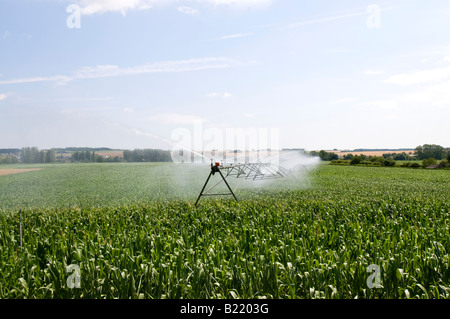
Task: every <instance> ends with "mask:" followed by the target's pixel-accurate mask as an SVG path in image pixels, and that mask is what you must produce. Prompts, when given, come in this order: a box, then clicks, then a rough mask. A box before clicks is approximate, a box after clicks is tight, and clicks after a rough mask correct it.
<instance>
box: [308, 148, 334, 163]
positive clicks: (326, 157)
mask: <svg viewBox="0 0 450 319" xmlns="http://www.w3.org/2000/svg"><path fill="white" fill-rule="evenodd" d="M310 155H311V156H319V157H320V159H321V160H322V161H334V160H337V159H339V156H338V155H337V154H336V153H333V152H327V151H324V150H321V151H319V152H315V151H312V152H311V153H310Z"/></svg>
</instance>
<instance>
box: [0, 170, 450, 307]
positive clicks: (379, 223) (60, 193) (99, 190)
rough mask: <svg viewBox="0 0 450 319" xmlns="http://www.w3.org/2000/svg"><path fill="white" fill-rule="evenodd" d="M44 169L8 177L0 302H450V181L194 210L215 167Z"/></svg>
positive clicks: (413, 176)
mask: <svg viewBox="0 0 450 319" xmlns="http://www.w3.org/2000/svg"><path fill="white" fill-rule="evenodd" d="M30 167H36V166H30ZM41 167H43V169H42V170H41V171H35V172H30V173H26V174H16V175H7V176H0V203H1V204H0V205H1V206H0V207H1V208H0V255H1V256H2V257H1V259H0V269H1V272H0V298H40V299H42V298H157V299H160V298H176V299H179V298H192V299H199V298H235V297H237V298H308V299H309V298H343V299H347V298H348V299H354V298H386V299H397V298H398V299H403V298H414V299H416V298H417V299H419V298H447V299H448V298H450V286H449V282H450V265H449V264H450V255H449V251H450V236H448V234H449V231H450V223H449V222H448V220H449V217H450V200H449V193H448V192H444V191H436V190H439V189H448V187H449V184H450V175H449V174H448V172H446V171H443V170H439V171H432V172H430V171H429V170H406V169H405V170H402V169H390V168H385V167H377V168H375V167H374V168H372V167H365V168H361V167H358V166H333V165H321V166H320V168H319V169H318V170H315V171H310V172H309V175H308V176H307V179H305V180H292V181H291V180H278V181H277V180H274V181H273V183H269V184H264V185H263V186H264V187H257V188H243V189H241V190H240V191H238V193H237V194H238V197H239V199H240V201H239V203H237V202H235V201H233V200H227V199H222V198H205V199H204V200H203V199H202V201H200V203H199V206H198V207H194V206H193V203H194V202H195V199H196V196H195V195H198V192H199V190H200V187H201V186H202V183H203V182H204V180H205V178H206V176H207V174H208V173H209V172H208V171H207V170H206V171H205V169H204V167H199V168H197V167H194V168H192V170H191V169H189V168H188V167H186V166H183V164H156V163H145V164H127V163H122V164H109V163H106V164H102V165H96V164H79V165H75V164H74V165H70V164H65V165H55V164H53V165H42V166H41ZM183 167H185V168H183ZM302 181H303V183H305V182H306V181H310V183H309V184H308V185H310V187H306V188H305V187H298V186H297V187H296V186H295V185H300V184H302V185H303V183H302ZM286 185H288V186H286ZM22 207H25V209H24V210H23V211H22V214H21V215H22V222H21V223H22V232H23V234H22V235H23V243H22V249H21V248H20V236H19V235H20V233H19V225H20V216H19V209H20V208H22ZM26 207H28V208H26ZM71 264H76V265H79V267H80V276H81V288H73V289H70V288H68V287H67V279H68V276H69V275H70V274H69V273H68V272H67V268H66V267H67V266H68V265H71ZM371 264H375V265H378V266H379V267H380V272H381V273H380V275H381V285H382V287H381V288H374V289H370V288H368V287H367V278H368V276H369V275H370V273H368V272H367V267H368V266H369V265H371Z"/></svg>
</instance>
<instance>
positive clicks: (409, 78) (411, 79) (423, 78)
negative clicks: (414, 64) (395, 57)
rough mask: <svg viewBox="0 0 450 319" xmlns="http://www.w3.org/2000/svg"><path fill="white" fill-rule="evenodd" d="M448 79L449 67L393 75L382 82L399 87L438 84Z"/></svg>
mask: <svg viewBox="0 0 450 319" xmlns="http://www.w3.org/2000/svg"><path fill="white" fill-rule="evenodd" d="M449 77H450V67H446V68H439V69H433V70H423V71H416V72H412V73H409V74H395V75H392V76H390V77H389V78H388V79H387V80H385V81H384V82H386V83H393V84H399V85H414V84H421V83H429V82H438V81H442V80H446V79H447V78H449Z"/></svg>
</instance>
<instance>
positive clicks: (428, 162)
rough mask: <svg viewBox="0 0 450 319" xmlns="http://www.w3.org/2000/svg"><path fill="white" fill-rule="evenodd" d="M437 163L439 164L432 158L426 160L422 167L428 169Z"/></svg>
mask: <svg viewBox="0 0 450 319" xmlns="http://www.w3.org/2000/svg"><path fill="white" fill-rule="evenodd" d="M436 163H437V162H436V160H435V159H434V158H432V157H430V158H427V159H424V160H423V161H422V166H423V167H425V168H426V167H428V165H432V164H436Z"/></svg>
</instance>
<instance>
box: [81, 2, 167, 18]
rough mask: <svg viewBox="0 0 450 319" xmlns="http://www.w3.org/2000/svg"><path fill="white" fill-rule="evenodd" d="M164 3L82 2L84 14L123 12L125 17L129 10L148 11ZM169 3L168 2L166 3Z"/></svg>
mask: <svg viewBox="0 0 450 319" xmlns="http://www.w3.org/2000/svg"><path fill="white" fill-rule="evenodd" d="M161 2H164V1H154V0H81V2H80V6H81V13H82V14H87V15H91V14H97V13H105V12H121V13H122V14H123V15H125V13H126V11H128V10H147V9H151V8H152V7H153V4H154V3H161ZM165 2H167V1H165Z"/></svg>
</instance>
